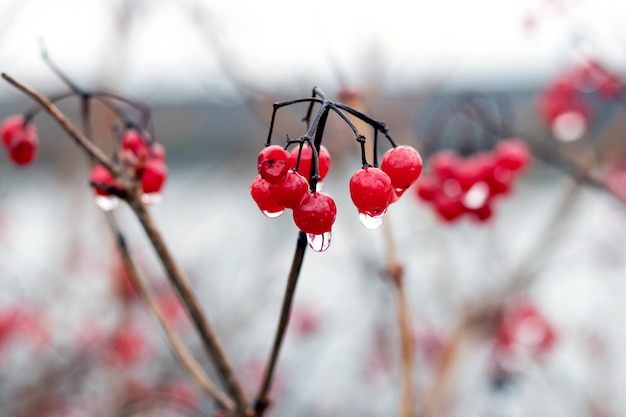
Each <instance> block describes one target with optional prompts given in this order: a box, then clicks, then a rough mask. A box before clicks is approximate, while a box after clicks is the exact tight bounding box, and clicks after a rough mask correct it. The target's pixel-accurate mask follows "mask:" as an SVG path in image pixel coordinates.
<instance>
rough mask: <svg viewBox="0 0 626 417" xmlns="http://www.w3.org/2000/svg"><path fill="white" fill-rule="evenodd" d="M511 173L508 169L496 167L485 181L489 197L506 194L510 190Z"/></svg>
mask: <svg viewBox="0 0 626 417" xmlns="http://www.w3.org/2000/svg"><path fill="white" fill-rule="evenodd" d="M512 181H513V173H512V172H511V170H510V169H508V168H504V167H499V166H496V167H495V168H494V169H493V171H492V172H491V173H490V175H489V176H488V177H487V178H486V179H485V182H486V183H487V185H488V186H489V192H490V194H491V195H498V194H506V193H508V192H509V191H510V190H511V182H512Z"/></svg>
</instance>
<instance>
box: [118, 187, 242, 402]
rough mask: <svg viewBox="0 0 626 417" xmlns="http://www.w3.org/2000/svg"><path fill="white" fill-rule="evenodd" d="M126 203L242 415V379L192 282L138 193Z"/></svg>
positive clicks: (133, 194) (130, 195)
mask: <svg viewBox="0 0 626 417" xmlns="http://www.w3.org/2000/svg"><path fill="white" fill-rule="evenodd" d="M127 201H128V204H129V205H130V207H131V208H132V209H133V211H134V212H135V214H136V215H137V218H138V219H139V221H140V223H141V225H142V226H143V228H144V230H145V232H146V234H147V235H148V238H149V239H150V242H151V243H152V246H153V247H154V249H155V251H156V252H157V254H158V256H159V258H160V260H161V262H162V264H163V266H164V267H165V270H166V271H167V275H168V277H169V279H170V281H171V283H172V285H173V286H174V288H176V291H177V292H178V294H179V295H180V297H181V299H182V300H183V302H184V304H185V307H186V309H187V311H188V312H189V315H190V316H191V318H192V321H193V323H194V325H195V326H196V329H197V330H198V332H199V334H200V338H201V339H202V341H203V343H204V346H205V348H206V349H207V353H208V354H209V356H210V357H211V358H212V359H213V361H214V363H215V366H216V368H217V371H218V374H219V375H220V378H221V379H222V382H223V383H224V385H225V386H226V387H227V389H228V391H229V393H230V395H232V397H233V399H234V401H235V403H236V405H237V411H238V412H240V413H242V412H243V411H244V410H245V409H246V407H247V406H248V400H247V398H246V395H245V393H244V391H243V388H242V387H241V384H240V383H239V380H238V379H237V378H236V376H235V373H234V371H233V368H232V366H231V365H230V363H229V361H228V359H227V357H226V354H225V353H224V351H223V348H222V346H221V345H220V343H219V341H218V338H217V335H216V333H215V331H214V330H213V327H212V326H211V324H210V323H209V320H208V318H207V316H206V314H205V313H204V311H203V309H202V306H201V304H200V301H199V300H198V297H197V295H196V293H195V291H194V290H193V288H192V286H191V283H190V282H189V281H188V279H187V278H186V276H185V275H184V274H183V273H182V270H181V269H180V267H179V266H178V263H177V262H176V261H175V260H174V257H173V256H172V253H171V251H170V249H169V247H168V246H167V245H166V243H165V239H163V236H162V235H161V232H160V230H159V229H158V228H157V227H156V224H155V222H154V220H153V218H152V214H151V213H150V211H149V210H148V209H147V208H146V206H145V205H144V204H143V202H142V201H141V197H140V194H139V191H138V190H137V191H136V192H134V193H133V192H131V193H129V194H128V198H127Z"/></svg>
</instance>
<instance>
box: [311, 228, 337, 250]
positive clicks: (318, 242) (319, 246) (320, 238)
mask: <svg viewBox="0 0 626 417" xmlns="http://www.w3.org/2000/svg"><path fill="white" fill-rule="evenodd" d="M330 238H331V232H326V233H322V234H321V235H314V234H313V233H307V235H306V240H307V241H308V242H309V247H310V248H311V249H313V250H314V251H315V252H324V251H325V250H326V249H328V248H329V247H330Z"/></svg>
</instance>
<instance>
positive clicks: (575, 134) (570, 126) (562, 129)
mask: <svg viewBox="0 0 626 417" xmlns="http://www.w3.org/2000/svg"><path fill="white" fill-rule="evenodd" d="M586 132H587V119H585V116H583V115H582V114H581V113H579V112H575V111H574V112H567V113H563V114H561V115H559V116H558V117H557V118H556V119H554V122H553V123H552V133H553V134H554V136H556V138H557V139H558V140H560V141H561V142H573V141H575V140H578V139H580V138H581V137H583V135H584V134H585V133H586Z"/></svg>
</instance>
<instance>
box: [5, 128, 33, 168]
mask: <svg viewBox="0 0 626 417" xmlns="http://www.w3.org/2000/svg"><path fill="white" fill-rule="evenodd" d="M37 142H38V141H37V137H36V136H31V135H27V136H23V137H22V138H20V139H14V140H13V141H12V142H11V146H10V148H9V158H11V161H13V162H14V163H15V164H16V165H28V164H29V163H31V162H32V161H33V160H34V159H35V157H36V156H37Z"/></svg>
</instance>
